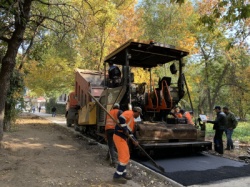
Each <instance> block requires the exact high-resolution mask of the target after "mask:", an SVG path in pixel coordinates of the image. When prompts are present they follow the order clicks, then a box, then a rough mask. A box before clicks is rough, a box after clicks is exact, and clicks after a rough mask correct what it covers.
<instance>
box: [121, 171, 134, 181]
mask: <svg viewBox="0 0 250 187" xmlns="http://www.w3.org/2000/svg"><path fill="white" fill-rule="evenodd" d="M122 177H123V178H124V179H126V180H131V179H132V175H130V174H127V173H124V174H123V175H122Z"/></svg>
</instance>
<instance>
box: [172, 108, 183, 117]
mask: <svg viewBox="0 0 250 187" xmlns="http://www.w3.org/2000/svg"><path fill="white" fill-rule="evenodd" d="M170 114H171V115H172V116H174V118H182V114H181V113H180V107H179V106H175V107H174V109H173V110H172V111H171V112H170Z"/></svg>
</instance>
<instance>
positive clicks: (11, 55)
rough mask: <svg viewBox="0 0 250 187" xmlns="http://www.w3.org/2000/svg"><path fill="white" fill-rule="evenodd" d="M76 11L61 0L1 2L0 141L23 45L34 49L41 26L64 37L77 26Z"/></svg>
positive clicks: (26, 48) (25, 47) (13, 0)
mask: <svg viewBox="0 0 250 187" xmlns="http://www.w3.org/2000/svg"><path fill="white" fill-rule="evenodd" d="M73 10H74V12H76V11H77V9H75V8H74V7H72V6H71V5H70V4H67V3H64V2H60V0H58V1H53V2H50V1H42V0H37V1H36V0H23V1H16V0H11V1H3V0H2V1H0V15H1V17H0V26H1V32H0V44H1V53H0V54H1V69H0V87H1V90H0V97H1V98H0V141H1V140H2V138H3V120H4V108H5V100H6V97H7V92H8V90H9V87H10V77H11V74H12V73H13V71H14V68H15V66H16V56H17V54H18V50H19V49H20V46H21V45H22V46H23V49H24V50H25V51H26V50H28V49H30V46H32V43H33V41H34V40H33V39H34V37H35V36H36V35H37V33H38V32H39V29H40V28H44V29H46V30H47V32H48V31H49V30H50V31H57V34H58V36H60V37H63V35H64V33H67V32H68V31H70V30H72V29H74V26H73V23H74V19H73V18H72V17H70V16H69V15H70V12H71V11H73ZM40 31H41V30H40ZM43 32H45V30H43ZM25 51H23V53H24V54H25ZM23 62H24V61H23ZM21 67H22V65H21V66H20V68H21Z"/></svg>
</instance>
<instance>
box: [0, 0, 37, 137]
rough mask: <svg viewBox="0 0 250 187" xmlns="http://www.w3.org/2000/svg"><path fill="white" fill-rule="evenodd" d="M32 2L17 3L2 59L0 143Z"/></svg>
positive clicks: (0, 76)
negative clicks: (6, 105)
mask: <svg viewBox="0 0 250 187" xmlns="http://www.w3.org/2000/svg"><path fill="white" fill-rule="evenodd" d="M31 2H32V0H24V1H20V2H19V4H18V5H19V6H20V7H19V8H20V10H22V11H20V12H19V11H16V12H17V14H16V15H14V18H15V25H14V29H15V31H14V32H13V34H12V36H11V38H10V39H9V40H7V44H8V45H7V50H6V53H5V55H4V57H3V59H2V62H1V63H2V67H1V71H0V88H1V89H0V97H1V99H0V141H2V139H3V123H4V108H5V100H6V98H7V92H8V89H9V86H10V76H11V74H12V72H13V70H14V68H15V65H16V56H17V52H18V49H19V47H20V45H21V43H22V42H23V36H24V32H25V29H26V25H27V23H28V21H29V13H30V8H31Z"/></svg>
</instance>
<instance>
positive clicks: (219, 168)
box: [139, 154, 250, 186]
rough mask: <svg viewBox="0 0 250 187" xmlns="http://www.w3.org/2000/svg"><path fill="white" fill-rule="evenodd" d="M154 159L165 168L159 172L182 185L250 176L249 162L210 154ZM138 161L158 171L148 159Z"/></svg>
mask: <svg viewBox="0 0 250 187" xmlns="http://www.w3.org/2000/svg"><path fill="white" fill-rule="evenodd" d="M155 161H156V163H157V164H158V165H159V166H161V167H163V168H164V169H165V173H161V174H163V175H165V176H166V177H168V178H170V179H172V180H174V181H176V182H178V183H180V184H182V185H184V186H189V185H195V184H206V183H210V182H214V181H218V180H224V179H230V178H238V177H246V176H250V165H249V164H246V163H244V162H239V161H235V160H230V159H227V158H223V157H220V156H215V155H210V154H196V155H191V156H182V157H175V158H174V157H171V158H165V159H157V160H155ZM139 162H140V163H141V164H143V165H145V166H147V167H149V168H151V169H153V170H155V171H157V172H159V170H158V169H157V168H156V167H155V166H154V165H152V163H151V162H150V161H149V160H147V161H139Z"/></svg>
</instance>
